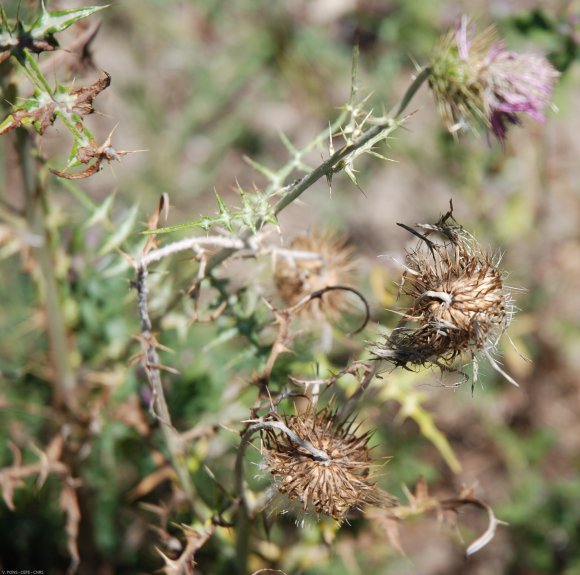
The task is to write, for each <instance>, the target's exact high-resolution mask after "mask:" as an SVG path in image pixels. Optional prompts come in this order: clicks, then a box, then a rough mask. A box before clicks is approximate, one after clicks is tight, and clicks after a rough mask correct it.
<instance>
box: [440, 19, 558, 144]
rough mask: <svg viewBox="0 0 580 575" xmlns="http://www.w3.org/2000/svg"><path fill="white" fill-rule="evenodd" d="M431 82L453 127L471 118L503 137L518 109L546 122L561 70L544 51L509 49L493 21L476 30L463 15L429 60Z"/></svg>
mask: <svg viewBox="0 0 580 575" xmlns="http://www.w3.org/2000/svg"><path fill="white" fill-rule="evenodd" d="M431 67H432V73H431V77H430V78H429V85H430V87H431V90H432V91H433V94H434V96H435V99H436V100H437V103H438V105H439V110H440V112H441V115H442V117H443V120H444V122H445V124H446V126H447V128H448V129H449V130H450V131H451V132H456V131H457V130H459V129H461V128H463V127H465V126H467V127H470V126H471V125H472V123H473V122H475V123H476V124H483V125H484V126H485V127H486V128H487V130H488V131H489V132H490V133H492V134H493V135H494V136H495V137H496V138H497V139H498V140H499V141H501V142H504V141H505V139H506V137H507V130H508V127H509V126H510V125H513V124H516V125H517V124H519V123H520V120H519V116H518V114H522V113H525V114H528V115H529V116H531V117H532V118H534V119H535V120H537V121H539V122H543V121H544V119H545V117H544V110H545V109H546V108H548V107H549V106H550V105H551V96H552V90H553V87H554V83H555V82H556V79H557V78H558V76H559V74H558V72H557V71H556V70H555V69H554V67H553V66H552V65H551V64H550V63H549V62H548V61H547V60H546V59H545V58H544V57H543V56H541V55H538V54H518V53H516V52H511V51H509V50H507V49H506V47H505V43H504V42H503V41H502V40H501V39H500V38H499V37H498V35H497V33H496V31H495V28H494V27H493V26H491V27H488V28H486V29H485V30H483V31H481V32H477V33H476V32H475V25H474V24H473V23H472V22H470V21H469V19H468V18H467V16H462V17H461V18H460V20H459V22H458V24H457V26H456V28H455V30H454V31H452V32H449V33H448V34H447V36H445V37H444V38H443V39H442V40H441V42H440V44H439V46H438V47H437V49H436V50H435V55H434V57H433V61H432V63H431Z"/></svg>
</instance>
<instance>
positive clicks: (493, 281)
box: [374, 212, 517, 385]
mask: <svg viewBox="0 0 580 575" xmlns="http://www.w3.org/2000/svg"><path fill="white" fill-rule="evenodd" d="M450 220H452V217H451V212H449V213H447V214H446V215H445V216H443V217H442V218H441V219H440V220H439V222H437V223H436V224H435V225H429V224H420V225H419V226H418V227H419V228H422V229H423V230H425V235H421V234H419V233H417V232H413V233H415V234H416V235H418V236H419V237H420V238H421V240H420V242H419V244H418V245H417V246H416V248H415V249H413V250H411V251H409V252H407V255H406V259H405V271H404V273H403V277H402V282H401V290H402V292H403V293H404V294H406V295H407V296H408V297H409V298H410V307H409V308H408V309H407V310H406V311H405V313H403V314H402V315H403V318H402V320H401V322H400V324H399V326H398V327H397V328H395V329H394V330H393V332H392V333H391V335H390V336H388V337H387V338H386V341H385V342H384V344H382V345H380V346H379V347H378V348H376V349H375V350H374V353H375V355H376V356H377V357H380V358H384V359H386V360H388V361H390V362H392V363H393V364H394V365H396V366H400V367H409V366H428V365H433V366H437V367H439V368H441V369H444V370H451V371H456V370H457V368H456V365H457V362H458V361H461V360H464V359H465V358H468V359H469V360H471V361H472V362H473V367H474V381H475V380H476V379H477V365H478V364H477V361H478V357H479V356H481V355H485V356H486V357H487V358H488V359H489V361H490V362H491V364H492V367H493V368H494V369H496V370H497V371H499V372H500V373H501V374H502V375H503V376H504V377H505V378H506V379H508V381H510V382H511V383H514V384H515V385H517V384H516V383H515V381H514V380H513V379H512V378H511V377H510V376H509V375H507V374H506V373H505V372H504V371H503V370H502V369H501V368H500V367H499V365H498V364H497V362H496V361H495V360H494V359H493V358H492V356H491V352H492V351H493V350H494V348H495V346H496V344H497V341H498V340H499V338H500V336H501V335H502V334H503V333H504V331H505V330H506V328H507V327H508V325H509V324H510V322H511V319H512V316H513V313H514V307H513V304H512V298H511V294H510V292H509V290H508V289H507V288H506V286H505V285H504V282H503V276H502V272H501V271H500V270H499V269H498V267H497V265H498V264H499V258H494V257H492V256H491V255H489V254H487V253H486V252H485V251H484V250H483V249H482V248H481V246H480V245H479V244H478V242H477V241H476V240H475V238H473V237H472V236H470V235H469V234H468V233H467V232H466V231H465V230H463V228H461V227H460V226H458V225H454V224H452V223H451V221H450ZM404 227H406V226H404ZM408 229H409V228H408ZM411 231H412V230H411ZM433 232H437V233H438V234H439V235H440V236H441V238H442V239H441V240H439V241H435V240H434V239H431V238H429V237H427V236H428V235H430V234H432V233H433Z"/></svg>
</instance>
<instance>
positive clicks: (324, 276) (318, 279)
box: [274, 232, 354, 320]
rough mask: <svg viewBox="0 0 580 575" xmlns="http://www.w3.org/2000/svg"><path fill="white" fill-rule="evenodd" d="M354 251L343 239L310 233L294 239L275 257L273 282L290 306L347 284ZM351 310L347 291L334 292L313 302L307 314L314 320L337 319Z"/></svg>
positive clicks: (325, 234) (306, 309)
mask: <svg viewBox="0 0 580 575" xmlns="http://www.w3.org/2000/svg"><path fill="white" fill-rule="evenodd" d="M353 267H354V265H353V261H352V250H351V249H350V248H348V247H347V246H346V241H345V239H344V238H342V237H336V236H333V235H331V234H328V233H317V232H311V233H310V234H308V235H302V236H298V237H296V238H294V239H293V240H292V242H291V243H290V245H289V249H287V250H280V251H279V252H277V254H276V269H275V273H274V279H275V282H276V288H277V289H278V293H279V294H280V296H281V297H282V299H283V300H284V303H285V304H286V305H288V306H293V305H296V304H297V303H298V302H300V301H301V300H302V299H303V298H304V297H307V296H309V295H311V294H313V293H314V292H317V291H319V290H323V289H325V288H327V287H330V286H338V285H348V284H350V283H351V282H352V278H353V274H352V272H353ZM348 309H349V299H348V296H347V295H346V294H345V292H344V291H340V290H334V291H329V292H327V293H325V294H324V295H323V296H322V297H321V298H318V299H316V300H314V301H312V302H311V303H310V304H309V305H308V307H306V308H304V312H305V313H307V314H309V315H310V316H311V317H313V318H314V319H321V318H322V317H326V318H328V319H330V320H334V319H336V318H337V317H338V316H340V315H341V314H343V313H345V312H346V311H347V310H348Z"/></svg>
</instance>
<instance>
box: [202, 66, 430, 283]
mask: <svg viewBox="0 0 580 575" xmlns="http://www.w3.org/2000/svg"><path fill="white" fill-rule="evenodd" d="M430 74H431V68H430V67H426V68H423V69H422V70H421V72H419V74H417V76H416V78H415V79H414V80H413V82H412V83H411V85H410V86H409V87H408V88H407V91H406V92H405V94H404V95H403V97H402V98H401V100H400V101H399V102H398V103H397V105H395V106H394V108H393V109H392V110H391V112H390V113H389V115H388V116H387V117H386V119H384V120H383V121H381V122H379V123H378V124H376V125H374V126H373V127H372V128H369V129H368V130H366V131H365V132H363V133H362V134H361V135H360V136H359V137H358V138H355V139H354V140H353V141H352V142H351V143H349V144H346V145H344V146H343V147H342V148H340V149H339V150H337V151H336V152H335V153H334V154H332V156H330V158H328V160H326V161H324V162H322V164H320V165H319V166H318V167H316V168H314V169H313V170H312V171H311V172H309V173H308V174H306V175H305V176H303V177H302V178H300V179H298V180H296V181H295V182H294V183H292V184H291V185H290V186H289V187H288V189H287V191H286V193H285V194H284V195H283V196H282V197H281V198H280V199H279V200H278V202H277V203H276V204H275V205H274V209H273V213H274V215H276V216H277V215H278V214H279V213H280V212H281V211H282V210H284V209H285V208H286V207H287V206H289V205H290V204H291V203H292V202H294V201H295V200H297V199H298V198H299V197H300V196H301V195H302V194H303V193H304V192H305V191H306V190H307V189H308V188H310V187H311V186H312V185H313V184H314V183H316V182H317V181H318V180H320V179H321V178H322V177H323V176H326V177H328V178H330V177H331V176H332V175H333V174H334V173H336V172H338V171H340V170H341V169H342V165H341V161H342V160H344V159H345V158H346V157H347V156H348V155H349V154H352V153H353V152H354V151H356V150H358V149H359V148H362V147H363V146H364V145H366V144H368V143H369V142H370V141H371V140H373V139H375V138H377V137H378V136H379V135H381V134H383V135H386V134H387V133H389V132H390V131H392V130H394V129H396V128H397V127H398V125H399V120H400V118H401V116H402V114H403V112H404V111H405V110H406V109H407V106H408V105H409V103H410V102H411V100H412V99H413V97H414V96H415V94H416V93H417V91H418V90H419V88H420V87H421V86H422V85H423V83H424V82H425V81H426V80H427V79H428V78H429V76H430ZM264 223H265V222H264V219H263V218H258V220H256V222H255V224H254V229H258V230H259V229H260V228H261V227H262V226H263V225H264ZM251 235H252V232H251V231H250V230H247V231H246V232H244V233H243V234H242V235H241V239H243V240H247V239H248V238H249V237H250V236H251ZM236 251H237V250H236V249H234V248H225V249H222V250H221V251H219V252H218V253H217V254H216V255H215V256H214V257H213V258H212V259H211V260H210V261H209V262H208V264H207V268H206V273H210V272H211V271H212V270H213V269H215V268H216V267H217V266H219V265H220V264H221V263H223V262H224V261H225V260H227V259H228V258H229V257H230V256H231V255H233V254H234V253H235V252H236Z"/></svg>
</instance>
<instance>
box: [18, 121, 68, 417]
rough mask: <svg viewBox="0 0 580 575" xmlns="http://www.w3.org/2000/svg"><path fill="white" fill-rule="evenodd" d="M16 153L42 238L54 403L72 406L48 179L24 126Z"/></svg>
mask: <svg viewBox="0 0 580 575" xmlns="http://www.w3.org/2000/svg"><path fill="white" fill-rule="evenodd" d="M15 144H16V153H17V158H18V162H19V168H20V171H21V174H22V186H23V192H24V198H25V211H26V218H27V221H28V225H29V228H30V232H31V234H32V235H33V236H35V237H37V238H39V244H38V246H34V247H32V248H31V249H32V253H33V254H34V257H35V259H36V261H37V262H38V268H39V272H40V273H39V275H38V284H39V285H38V288H39V291H40V295H41V301H42V303H43V305H44V311H45V314H46V329H47V335H48V347H49V355H50V360H51V364H52V369H53V384H54V403H55V404H56V405H61V404H65V405H67V406H69V407H70V406H71V404H72V401H73V397H72V393H73V389H74V387H75V374H74V371H73V368H72V365H71V350H70V344H69V341H68V336H67V328H66V322H65V318H64V313H63V308H62V300H61V297H60V294H59V287H58V280H57V277H56V273H55V254H54V251H53V247H54V242H53V241H52V232H51V230H50V226H49V224H48V215H49V212H50V201H49V198H48V192H47V189H46V187H45V182H44V181H42V179H41V178H40V173H39V169H38V159H37V151H36V149H35V143H34V141H33V136H32V135H31V134H30V133H29V132H28V131H26V130H24V129H18V130H16V142H15Z"/></svg>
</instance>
